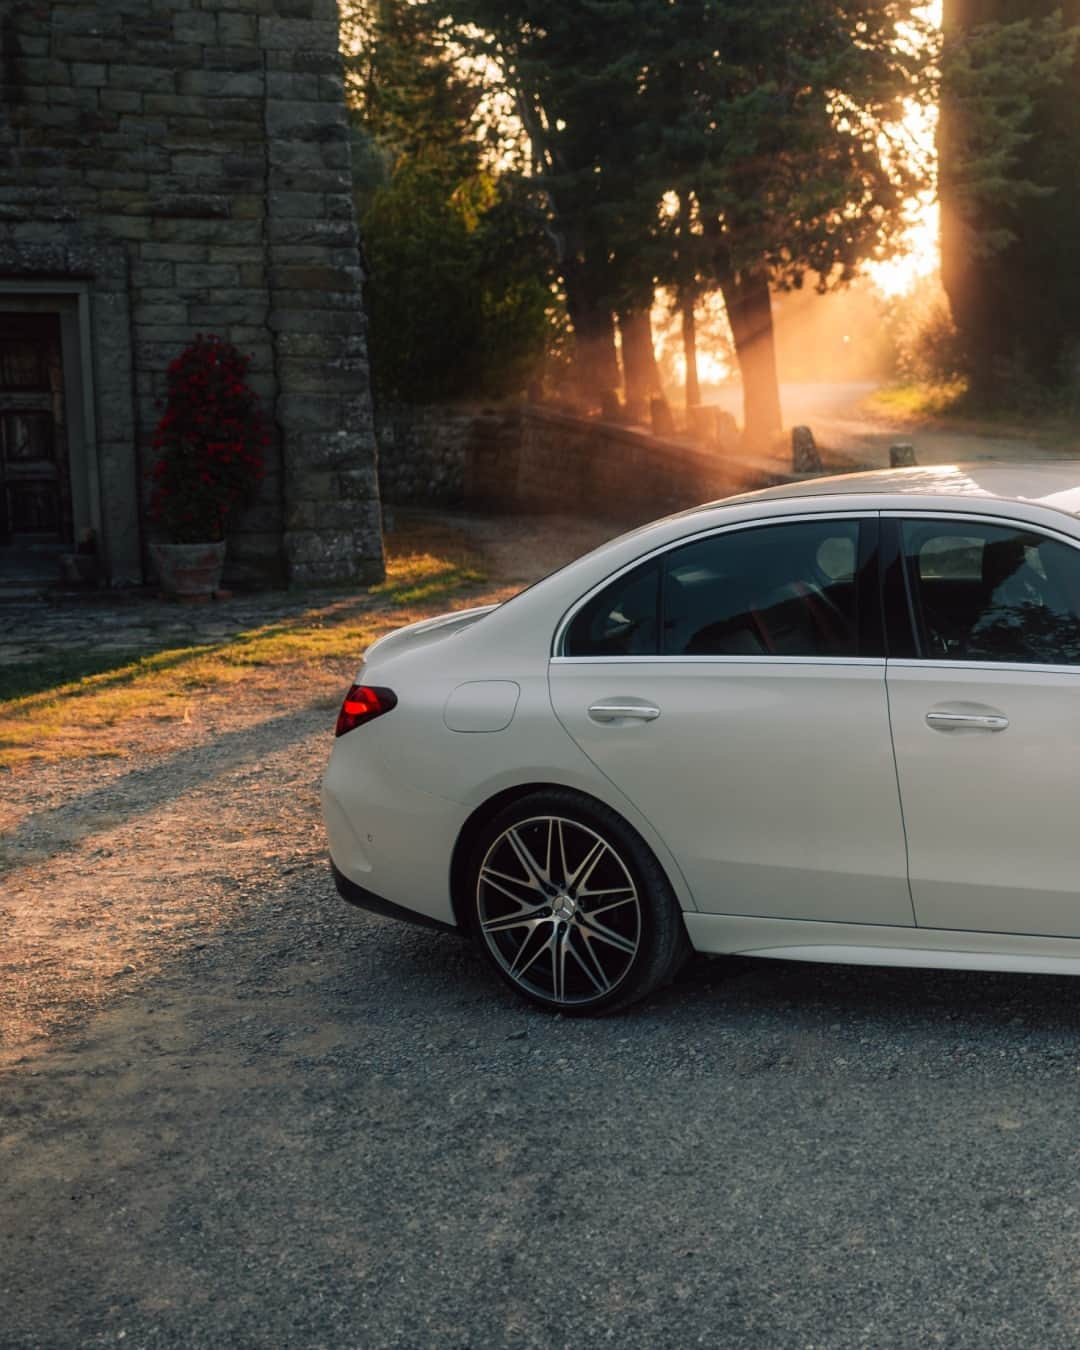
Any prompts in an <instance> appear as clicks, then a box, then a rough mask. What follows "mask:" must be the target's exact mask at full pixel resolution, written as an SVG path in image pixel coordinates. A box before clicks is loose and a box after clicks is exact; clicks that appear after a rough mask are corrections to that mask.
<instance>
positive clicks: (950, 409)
mask: <svg viewBox="0 0 1080 1350" xmlns="http://www.w3.org/2000/svg"><path fill="white" fill-rule="evenodd" d="M966 393H967V384H966V382H965V381H964V380H952V381H949V382H948V383H946V384H894V385H887V386H885V388H883V389H877V390H875V391H874V393H872V394H871V395H870V397H869V398H868V399H867V400H866V404H865V406H866V409H867V411H869V412H873V413H879V414H881V415H883V416H886V417H901V418H903V419H904V420H905V421H909V420H910V421H917V420H921V419H923V418H928V417H949V416H961V415H964V414H963V401H964V395H965V394H966Z"/></svg>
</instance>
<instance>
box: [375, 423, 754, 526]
mask: <svg viewBox="0 0 1080 1350" xmlns="http://www.w3.org/2000/svg"><path fill="white" fill-rule="evenodd" d="M378 442H379V476H380V480H381V491H382V496H383V499H384V500H385V501H387V502H392V503H396V504H402V505H405V504H412V505H423V506H458V505H461V504H464V505H465V506H467V507H470V508H474V509H477V510H492V511H508V512H548V511H551V512H556V511H581V512H583V513H585V514H588V515H595V516H602V517H608V518H610V519H612V520H616V521H621V522H626V523H635V522H638V521H644V520H651V519H653V518H654V517H656V516H659V515H663V514H664V513H666V512H669V511H679V510H682V509H683V508H685V507H688V506H696V505H697V504H698V503H700V502H704V501H711V500H714V499H715V498H717V497H724V496H728V495H729V494H731V493H733V492H743V491H746V490H747V488H751V487H760V486H764V484H765V482H766V481H767V480H766V479H765V478H764V477H762V476H761V475H755V474H754V473H753V472H752V471H750V470H749V469H747V468H746V466H744V465H740V464H739V463H738V462H737V461H734V460H733V459H732V457H731V456H730V455H725V454H724V453H723V452H721V451H720V450H718V449H709V450H704V449H699V448H697V447H696V446H694V445H692V444H690V443H688V442H686V441H681V440H674V439H670V440H669V439H665V438H663V437H658V436H652V435H650V434H649V433H648V432H646V431H640V430H637V429H634V428H631V427H624V426H619V425H617V424H615V423H611V422H601V421H596V420H593V419H583V418H579V417H572V416H568V415H566V414H564V413H559V412H555V411H553V410H549V409H546V408H543V407H537V406H535V405H529V406H526V407H517V406H512V407H507V408H502V409H484V410H482V411H477V410H471V409H466V408H461V407H439V406H434V407H409V406H397V407H392V408H387V409H383V410H380V413H379V417H378Z"/></svg>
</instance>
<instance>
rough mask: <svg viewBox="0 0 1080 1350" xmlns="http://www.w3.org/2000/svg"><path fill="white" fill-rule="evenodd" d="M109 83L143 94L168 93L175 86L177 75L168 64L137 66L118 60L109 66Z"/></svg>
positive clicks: (116, 87) (114, 86)
mask: <svg viewBox="0 0 1080 1350" xmlns="http://www.w3.org/2000/svg"><path fill="white" fill-rule="evenodd" d="M109 85H110V87H112V88H114V89H135V90H138V91H139V92H140V93H143V94H153V93H162V92H166V93H167V92H168V91H169V90H171V89H173V88H175V85H176V75H175V74H174V73H173V70H172V69H171V68H170V67H167V66H166V67H164V68H163V67H161V66H157V65H153V66H150V65H143V66H135V65H124V64H122V63H120V62H116V63H115V64H113V65H111V66H109Z"/></svg>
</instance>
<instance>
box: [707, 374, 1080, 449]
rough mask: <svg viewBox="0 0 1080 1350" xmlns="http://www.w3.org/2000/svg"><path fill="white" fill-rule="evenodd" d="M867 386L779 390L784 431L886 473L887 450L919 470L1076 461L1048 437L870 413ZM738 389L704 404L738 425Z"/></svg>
mask: <svg viewBox="0 0 1080 1350" xmlns="http://www.w3.org/2000/svg"><path fill="white" fill-rule="evenodd" d="M876 388H878V386H877V385H875V384H871V383H850V384H844V383H836V384H784V385H783V386H782V387H781V391H780V393H781V403H782V406H783V411H784V422H785V425H787V426H797V425H800V424H803V425H807V426H809V427H810V428H811V430H812V431H813V433H814V436H815V438H816V439H817V441H818V443H819V444H820V445H822V446H825V447H827V448H828V449H829V450H830V451H832V452H834V453H835V454H837V455H839V456H841V457H843V458H844V459H846V460H850V461H852V463H854V464H857V465H859V466H860V467H864V468H868V469H883V468H887V467H888V463H889V447H890V446H891V445H894V444H895V443H896V442H898V441H908V442H911V443H912V444H913V445H914V446H915V453H916V456H917V458H918V462H919V463H920V464H956V463H971V462H974V461H978V460H988V459H1022V460H1023V459H1045V458H1053V459H1057V458H1066V459H1075V458H1077V456H1078V453H1080V452H1078V449H1077V446H1076V443H1075V441H1071V440H1068V439H1067V438H1063V437H1062V436H1060V435H1059V436H1057V437H1048V436H1040V435H1038V434H1035V433H1032V432H1029V431H1028V430H1026V429H1025V428H1023V427H1000V428H999V427H994V426H989V425H986V426H981V425H980V426H975V425H965V424H964V423H962V422H961V423H957V422H955V421H949V420H945V419H938V420H926V421H921V422H920V421H912V420H905V419H903V418H899V417H890V416H888V415H887V414H885V413H883V412H879V411H874V410H871V409H870V407H869V406H868V404H867V400H868V398H869V396H870V395H871V394H872V393H873V392H874V390H875V389H876ZM741 398H742V395H741V393H740V391H739V388H738V385H728V386H724V387H723V388H722V389H718V390H715V391H710V395H709V401H710V402H715V403H716V404H717V405H718V406H721V407H725V408H727V409H728V410H729V411H730V412H732V413H733V414H734V415H736V416H737V417H739V418H740V420H741V416H742V413H741Z"/></svg>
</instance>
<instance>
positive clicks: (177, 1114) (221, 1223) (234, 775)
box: [0, 697, 1080, 1350]
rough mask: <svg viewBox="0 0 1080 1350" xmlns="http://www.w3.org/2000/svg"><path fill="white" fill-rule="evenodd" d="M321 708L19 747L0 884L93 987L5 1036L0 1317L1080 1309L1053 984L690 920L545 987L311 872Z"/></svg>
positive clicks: (342, 1323) (526, 1319) (702, 1341)
mask: <svg viewBox="0 0 1080 1350" xmlns="http://www.w3.org/2000/svg"><path fill="white" fill-rule="evenodd" d="M323 701H324V702H325V699H324V700H323ZM331 719H332V711H330V710H328V709H327V707H325V706H318V705H317V704H314V703H305V702H304V701H303V699H302V698H299V697H298V698H297V700H296V703H295V706H294V707H292V708H291V710H290V709H284V710H282V709H278V710H275V715H274V716H273V717H272V718H270V719H268V720H267V721H266V722H265V723H262V724H259V725H258V726H256V727H249V728H241V729H239V730H238V731H237V732H236V733H235V734H233V735H232V736H231V737H229V736H215V737H213V738H210V739H205V738H204V739H203V740H200V739H199V738H198V737H195V738H194V739H193V741H192V744H191V745H190V746H189V747H187V748H186V749H184V750H183V751H175V752H173V753H171V754H165V755H162V756H161V757H160V758H159V759H157V760H154V761H151V762H148V763H146V764H141V765H139V766H137V767H132V766H131V765H130V764H123V763H120V764H113V763H108V764H105V765H103V766H102V767H101V768H100V770H99V769H98V768H97V767H93V768H92V769H88V768H87V766H85V765H75V766H74V767H71V766H59V767H56V766H53V767H52V768H50V769H49V770H48V771H47V772H44V771H43V772H42V773H41V774H40V775H39V776H38V777H37V778H33V779H26V780H25V781H24V780H23V779H21V778H18V779H16V780H15V781H14V783H13V787H15V788H19V790H20V791H24V792H25V793H27V794H29V795H28V797H27V801H28V802H29V805H30V807H32V808H33V809H30V810H29V814H27V815H26V816H25V817H24V818H23V820H22V823H21V825H20V826H19V838H20V840H21V843H20V845H19V846H20V847H21V848H23V849H24V850H25V852H24V853H21V854H19V855H18V856H19V858H20V859H21V861H20V865H19V867H18V868H17V869H16V870H15V871H14V872H13V873H10V874H9V875H8V876H7V877H6V878H4V880H3V882H2V883H0V884H2V885H3V888H4V890H3V894H0V912H3V913H4V914H5V915H6V916H7V919H6V923H7V924H8V925H14V926H15V927H16V928H17V927H18V924H19V923H22V922H24V921H25V922H29V918H27V916H28V915H31V914H32V913H38V914H39V915H44V914H46V913H47V912H48V907H49V906H52V907H53V908H54V909H55V908H57V907H59V908H60V909H62V910H64V911H65V912H68V911H69V912H70V914H71V915H72V924H73V925H74V927H73V928H71V929H70V931H66V932H65V931H61V930H60V929H58V930H57V931H58V934H59V936H58V937H57V946H56V955H55V957H54V958H53V959H54V960H56V961H59V962H61V963H65V962H70V963H74V964H73V967H72V968H73V969H74V965H75V964H77V963H78V962H79V961H81V960H86V961H89V960H91V959H93V960H95V961H97V966H96V967H95V969H96V970H97V975H96V977H95V979H96V981H97V982H96V983H95V984H94V985H93V988H94V989H95V990H97V991H98V992H97V993H96V994H95V996H94V998H93V999H91V1000H90V1001H89V1003H87V1004H86V1006H84V1007H82V1008H81V1009H80V1010H76V1011H77V1013H78V1016H77V1019H76V1021H75V1022H74V1023H73V1024H71V1025H68V1026H67V1029H66V1030H65V1029H64V1024H63V1019H59V1020H57V1021H55V1024H54V1022H53V1021H50V1020H49V1018H48V1017H45V1016H44V1014H42V1013H41V1010H37V1011H35V1009H34V1007H33V1001H32V998H30V993H32V991H28V992H27V997H28V999H29V1002H28V1003H27V1004H26V1007H27V1008H28V1009H29V1011H28V1012H27V1013H26V1017H27V1018H28V1019H29V1021H28V1024H29V1023H30V1022H33V1023H34V1026H36V1027H37V1030H38V1031H39V1032H40V1033H41V1035H40V1036H39V1037H38V1038H37V1039H34V1038H33V1037H31V1036H29V1034H28V1035H27V1037H26V1038H24V1041H23V1043H22V1049H21V1050H20V1052H19V1053H18V1054H16V1055H14V1056H12V1057H9V1063H8V1067H7V1068H6V1069H5V1070H4V1071H3V1072H0V1346H3V1347H5V1350H7V1347H19V1348H20V1350H21V1348H22V1347H72V1346H78V1347H82V1346H96V1345H115V1344H118V1343H123V1344H124V1345H125V1346H130V1347H144V1346H145V1347H173V1346H177V1347H179V1346H183V1347H208V1348H209V1347H214V1350H218V1348H219V1347H234V1346H235V1347H249V1346H250V1347H264V1346H265V1347H323V1346H325V1347H352V1346H356V1347H365V1348H367V1347H475V1348H477V1350H479V1348H480V1347H485V1348H486V1347H502V1346H507V1347H511V1346H512V1347H540V1348H543V1350H547V1348H548V1347H563V1346H566V1347H573V1348H574V1350H577V1348H578V1347H593V1346H598V1347H602V1346H608V1345H611V1346H615V1347H627V1348H631V1347H642V1348H643V1350H654V1348H657V1347H683V1346H693V1345H705V1346H715V1347H724V1348H725V1350H737V1348H738V1347H754V1348H755V1350H756V1348H758V1347H761V1348H762V1350H765V1348H769V1350H772V1348H773V1347H784V1348H785V1350H786V1348H787V1347H793V1348H794V1347H801V1348H805V1350H810V1348H811V1347H816V1350H825V1348H826V1347H837V1348H841V1347H842V1348H844V1350H847V1348H848V1347H860V1346H865V1347H873V1348H874V1350H880V1348H881V1347H893V1346H895V1347H916V1346H920V1347H921V1346H926V1345H941V1346H949V1347H968V1346H970V1347H973V1348H974V1347H978V1348H979V1350H991V1348H992V1347H1002V1348H1006V1347H1007V1348H1008V1350H1015V1348H1016V1347H1038V1350H1053V1348H1055V1347H1075V1346H1077V1344H1080V1241H1078V1228H1080V1130H1078V1128H1077V1119H1078V1114H1080V1112H1078V1108H1080V1035H1078V1033H1080V1003H1078V998H1077V994H1078V990H1080V986H1078V985H1077V984H1076V983H1075V982H1070V981H1068V980H1066V979H1055V978H1037V977H1022V976H986V975H974V974H944V975H943V974H930V973H925V972H913V971H881V970H872V969H858V968H842V967H815V966H801V965H797V964H785V963H770V962H763V961H762V962H750V961H742V962H739V961H708V960H704V959H701V960H698V961H696V962H694V963H693V964H692V965H691V966H690V967H689V968H688V969H687V970H686V972H685V973H684V975H683V976H682V977H681V978H680V980H679V981H678V983H677V984H676V985H674V986H673V987H671V988H670V989H668V990H666V991H665V992H664V993H663V994H662V995H660V996H658V997H655V998H653V999H652V1000H651V1001H649V1002H647V1003H646V1004H644V1005H641V1006H639V1007H637V1008H636V1009H634V1010H632V1011H631V1012H629V1013H627V1014H625V1015H622V1016H619V1017H615V1018H611V1019H607V1020H602V1021H596V1022H579V1021H573V1020H563V1019H559V1018H554V1019H552V1018H550V1017H548V1016H547V1015H545V1014H542V1013H539V1012H534V1011H532V1010H530V1009H528V1008H526V1007H525V1006H524V1005H519V1004H518V1003H516V1002H515V1001H514V1000H513V998H512V996H511V995H510V994H509V993H508V992H507V991H505V990H504V988H503V986H502V985H501V984H499V983H497V981H496V980H495V979H494V977H493V976H492V975H490V974H489V973H488V971H487V969H486V967H485V966H484V965H483V963H482V961H481V960H480V958H479V956H478V954H477V953H476V952H475V951H474V950H473V948H472V947H471V946H469V945H468V944H466V943H464V942H461V941H459V940H458V939H456V938H454V937H452V936H442V935H438V934H433V933H429V932H426V931H423V930H420V929H413V928H409V927H405V926H400V925H397V924H394V923H393V922H390V921H387V920H382V919H377V918H374V917H371V916H368V915H366V914H363V913H359V912H356V911H353V910H351V909H348V908H347V907H346V906H344V905H343V904H342V903H341V902H340V901H339V900H338V898H337V896H336V893H335V892H334V890H333V886H332V883H331V881H330V879H329V876H328V874H327V870H326V866H325V863H324V860H323V845H322V837H321V830H320V826H319V821H318V811H317V801H316V791H317V783H318V778H319V774H320V772H321V768H322V765H323V763H324V761H325V757H326V754H327V751H328V749H329V743H330V732H329V724H330V721H331ZM20 785H22V786H20ZM35 794H36V795H35ZM43 837H50V838H51V837H55V838H58V839H62V840H63V841H64V844H63V849H62V851H60V852H53V853H49V850H48V849H45V848H42V847H41V840H42V838H43ZM54 917H55V916H54ZM80 934H81V935H82V936H83V939H84V940H85V941H87V942H90V941H91V939H92V943H93V944H96V945H94V948H93V951H94V952H96V953H97V955H96V956H94V954H93V952H91V953H90V954H89V955H87V954H85V953H84V952H83V951H82V949H81V947H80V943H79V940H78V939H79V935H80ZM8 935H9V936H10V932H9V934H8ZM110 953H111V955H109V954H110ZM107 956H108V957H109V961H111V964H108V962H107V961H106V957H107ZM14 970H15V965H14V964H12V963H9V965H8V968H7V975H6V976H5V978H11V979H14V978H15V976H14V975H13V974H12V972H13V971H14ZM20 1006H21V1005H20ZM35 1018H36V1019H37V1020H36V1021H35ZM43 1019H44V1020H43Z"/></svg>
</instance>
